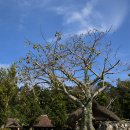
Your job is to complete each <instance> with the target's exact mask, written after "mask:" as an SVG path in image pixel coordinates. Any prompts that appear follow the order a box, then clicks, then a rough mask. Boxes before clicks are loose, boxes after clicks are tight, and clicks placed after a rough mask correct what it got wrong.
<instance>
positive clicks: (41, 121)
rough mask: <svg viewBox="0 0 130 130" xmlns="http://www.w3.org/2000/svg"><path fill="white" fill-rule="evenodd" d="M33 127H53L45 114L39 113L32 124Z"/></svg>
mask: <svg viewBox="0 0 130 130" xmlns="http://www.w3.org/2000/svg"><path fill="white" fill-rule="evenodd" d="M33 126H34V127H53V125H52V123H51V120H50V119H49V118H48V116H47V115H41V116H39V117H38V118H37V119H36V121H35V124H34V125H33Z"/></svg>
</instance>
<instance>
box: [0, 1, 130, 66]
mask: <svg viewBox="0 0 130 130" xmlns="http://www.w3.org/2000/svg"><path fill="white" fill-rule="evenodd" d="M129 5H130V1H129V0H0V66H8V65H10V64H12V63H13V62H14V61H17V60H18V59H19V58H21V57H23V56H24V55H25V54H26V52H27V51H26V50H27V47H26V44H25V41H26V39H29V40H32V41H33V42H42V37H41V34H40V30H42V33H43V34H44V36H45V37H46V38H47V39H50V38H52V37H53V35H54V33H55V32H56V31H62V32H63V33H64V34H74V33H77V34H79V33H85V32H87V31H88V30H90V29H95V28H96V29H98V30H101V31H105V30H106V29H109V28H110V27H111V26H112V30H111V33H110V35H109V38H110V40H111V41H112V44H113V47H114V48H119V56H120V58H121V59H123V60H124V61H127V62H128V63H130V6H129Z"/></svg>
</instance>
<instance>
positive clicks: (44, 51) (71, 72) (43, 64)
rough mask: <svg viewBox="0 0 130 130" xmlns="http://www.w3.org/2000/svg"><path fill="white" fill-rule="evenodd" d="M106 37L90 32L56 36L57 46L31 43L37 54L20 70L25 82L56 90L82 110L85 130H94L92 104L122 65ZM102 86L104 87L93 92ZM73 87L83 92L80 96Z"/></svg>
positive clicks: (33, 51) (101, 33) (27, 58)
mask: <svg viewBox="0 0 130 130" xmlns="http://www.w3.org/2000/svg"><path fill="white" fill-rule="evenodd" d="M105 35H106V33H104V32H98V31H90V32H88V33H87V34H85V35H83V34H82V35H74V36H72V37H70V38H68V39H67V40H65V39H63V40H61V39H62V35H61V34H60V33H58V32H56V34H55V40H54V41H53V43H49V42H46V43H45V44H37V43H36V44H35V43H34V44H33V43H32V42H30V41H28V43H29V45H31V46H32V48H33V50H32V49H31V50H30V51H29V53H28V54H27V56H26V58H24V59H23V62H22V63H23V64H20V66H19V69H20V75H21V79H22V80H25V81H27V82H28V83H36V84H38V83H39V84H43V85H45V84H46V86H48V85H49V86H50V87H55V88H56V89H57V90H59V91H61V92H64V93H65V94H66V96H67V97H68V98H69V99H71V100H73V101H74V102H76V103H78V104H79V106H80V107H82V110H83V115H82V125H81V130H94V127H93V124H92V119H93V117H92V100H93V98H94V97H95V96H97V95H98V94H99V93H100V92H102V91H103V90H104V89H105V88H106V87H107V86H106V85H105V84H104V82H105V80H106V78H107V77H108V76H109V75H110V74H114V73H115V71H116V70H115V68H116V67H117V66H118V65H119V63H120V60H117V59H116V57H115V56H112V55H111V54H110V52H111V49H110V46H109V44H107V45H106V44H105V43H102V42H104V39H103V38H104V36H105ZM112 54H113V53H112ZM20 62H21V60H20ZM99 82H102V83H103V84H102V86H101V87H100V88H98V89H97V90H96V91H93V90H94V86H96V85H97V83H99ZM70 87H78V88H79V91H78V92H77V93H76V95H75V94H73V93H72V91H71V89H69V88H70ZM79 97H80V98H79Z"/></svg>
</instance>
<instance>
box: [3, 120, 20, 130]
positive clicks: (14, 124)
mask: <svg viewBox="0 0 130 130" xmlns="http://www.w3.org/2000/svg"><path fill="white" fill-rule="evenodd" d="M5 127H6V128H10V129H11V130H20V129H21V125H20V124H19V123H18V120H17V119H15V118H8V120H7V123H6V125H5Z"/></svg>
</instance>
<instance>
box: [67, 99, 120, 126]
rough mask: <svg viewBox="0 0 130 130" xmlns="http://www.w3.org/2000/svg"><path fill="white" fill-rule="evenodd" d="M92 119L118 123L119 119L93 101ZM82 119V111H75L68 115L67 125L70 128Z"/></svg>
mask: <svg viewBox="0 0 130 130" xmlns="http://www.w3.org/2000/svg"><path fill="white" fill-rule="evenodd" d="M92 111H93V117H94V121H107V120H109V121H119V120H120V118H119V117H118V116H117V115H116V114H115V113H113V112H112V111H110V110H108V109H107V108H106V107H104V106H101V105H99V104H98V103H97V102H95V101H93V110H92ZM81 117H82V109H81V108H78V109H77V110H76V111H74V112H72V113H70V114H69V116H68V119H67V125H69V126H72V125H73V124H75V123H76V121H78V120H79V119H81Z"/></svg>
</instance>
